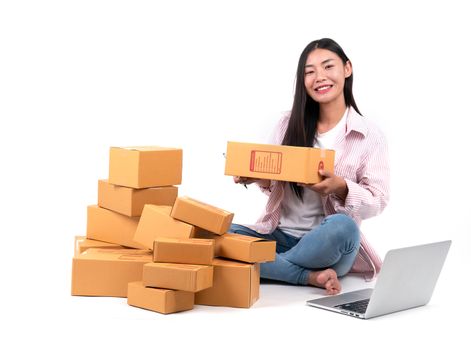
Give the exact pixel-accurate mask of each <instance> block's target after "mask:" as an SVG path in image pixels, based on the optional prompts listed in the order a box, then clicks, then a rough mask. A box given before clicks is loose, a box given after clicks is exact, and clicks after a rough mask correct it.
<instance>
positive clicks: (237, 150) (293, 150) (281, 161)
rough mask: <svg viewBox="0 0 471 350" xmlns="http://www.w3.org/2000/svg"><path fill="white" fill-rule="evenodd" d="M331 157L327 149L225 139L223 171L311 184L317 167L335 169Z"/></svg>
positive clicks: (314, 181) (316, 173)
mask: <svg viewBox="0 0 471 350" xmlns="http://www.w3.org/2000/svg"><path fill="white" fill-rule="evenodd" d="M334 158H335V151H333V150H327V149H320V148H312V147H294V146H280V145H265V144H255V143H241V142H228V143H227V152H226V169H225V172H224V174H226V175H232V176H242V177H253V178H258V179H270V180H279V181H290V182H298V183H307V184H314V183H318V182H320V181H321V180H322V179H321V177H320V176H319V173H318V170H319V169H325V170H329V171H331V172H334Z"/></svg>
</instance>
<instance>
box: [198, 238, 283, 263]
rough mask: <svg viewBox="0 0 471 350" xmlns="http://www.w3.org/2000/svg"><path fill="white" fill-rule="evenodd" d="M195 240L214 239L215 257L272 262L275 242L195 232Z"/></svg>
mask: <svg viewBox="0 0 471 350" xmlns="http://www.w3.org/2000/svg"><path fill="white" fill-rule="evenodd" d="M195 237H196V238H205V239H214V240H215V251H214V254H215V255H216V256H220V257H224V258H229V259H234V260H239V261H243V262H248V263H255V262H266V261H274V260H275V255H276V241H270V240H267V239H263V238H257V237H250V236H244V235H240V234H237V233H225V234H223V235H221V236H218V235H214V234H211V233H209V232H204V231H201V230H197V231H196V233H195Z"/></svg>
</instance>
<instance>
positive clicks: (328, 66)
mask: <svg viewBox="0 0 471 350" xmlns="http://www.w3.org/2000/svg"><path fill="white" fill-rule="evenodd" d="M333 67H334V65H333V64H328V65H327V66H325V69H330V68H333Z"/></svg>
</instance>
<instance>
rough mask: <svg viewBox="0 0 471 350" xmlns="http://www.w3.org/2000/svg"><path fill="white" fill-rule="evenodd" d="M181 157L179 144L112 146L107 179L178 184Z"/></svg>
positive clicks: (120, 182)
mask: <svg viewBox="0 0 471 350" xmlns="http://www.w3.org/2000/svg"><path fill="white" fill-rule="evenodd" d="M182 158H183V152H182V150H181V149H178V148H165V147H156V146H144V147H111V148H110V164H109V165H110V166H109V177H108V180H109V182H110V183H112V184H115V185H121V186H126V187H133V188H145V187H158V186H170V185H179V184H181V182H182Z"/></svg>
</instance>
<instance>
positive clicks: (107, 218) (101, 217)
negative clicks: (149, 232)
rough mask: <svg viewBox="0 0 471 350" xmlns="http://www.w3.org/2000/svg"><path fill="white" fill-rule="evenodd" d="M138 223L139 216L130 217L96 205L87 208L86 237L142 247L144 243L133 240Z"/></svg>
mask: <svg viewBox="0 0 471 350" xmlns="http://www.w3.org/2000/svg"><path fill="white" fill-rule="evenodd" d="M138 223H139V218H131V217H129V216H126V215H123V214H119V213H115V212H114V211H111V210H108V209H104V208H100V207H99V206H97V205H90V206H88V208H87V238H90V239H95V240H98V241H103V242H109V243H115V244H119V245H123V246H126V247H132V248H138V249H144V248H146V247H145V246H144V245H142V244H139V243H137V242H135V241H134V240H133V238H134V234H135V233H136V228H137V225H138Z"/></svg>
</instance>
